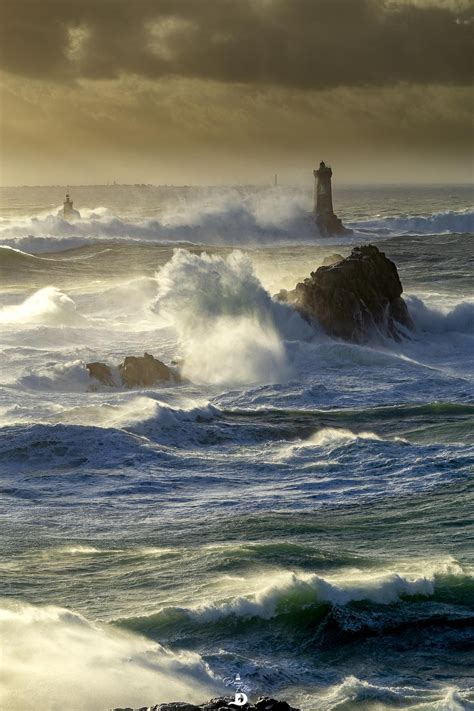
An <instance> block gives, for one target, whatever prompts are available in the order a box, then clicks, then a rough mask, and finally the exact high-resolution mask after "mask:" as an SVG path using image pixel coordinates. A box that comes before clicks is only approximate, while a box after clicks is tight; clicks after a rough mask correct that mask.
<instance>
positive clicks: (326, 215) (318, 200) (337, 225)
mask: <svg viewBox="0 0 474 711" xmlns="http://www.w3.org/2000/svg"><path fill="white" fill-rule="evenodd" d="M313 175H314V218H315V220H316V224H317V226H318V229H319V231H320V233H321V235H322V236H323V237H330V236H331V235H348V234H351V233H352V230H349V229H347V227H344V225H343V224H342V222H341V220H340V219H339V218H338V217H337V215H335V214H334V209H333V206H332V186H331V178H332V170H331V167H330V166H329V165H326V163H325V162H324V161H323V160H322V161H321V163H320V164H319V170H314V171H313Z"/></svg>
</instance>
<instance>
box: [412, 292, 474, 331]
mask: <svg viewBox="0 0 474 711" xmlns="http://www.w3.org/2000/svg"><path fill="white" fill-rule="evenodd" d="M405 299H406V302H407V305H408V309H409V311H410V314H411V316H412V318H413V320H414V322H415V325H416V327H417V328H418V329H419V330H420V331H425V332H428V333H433V334H441V333H449V332H458V333H467V334H471V335H473V334H474V302H473V301H462V302H460V303H458V304H456V305H455V306H454V307H453V308H451V309H449V308H443V307H438V308H436V307H433V306H428V305H427V304H426V303H425V302H424V301H423V300H422V299H420V298H419V297H417V296H414V295H411V296H406V297H405Z"/></svg>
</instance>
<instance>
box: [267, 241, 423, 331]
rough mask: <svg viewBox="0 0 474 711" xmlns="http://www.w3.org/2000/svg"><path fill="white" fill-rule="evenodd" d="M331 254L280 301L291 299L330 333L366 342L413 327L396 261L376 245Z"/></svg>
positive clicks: (304, 313)
mask: <svg viewBox="0 0 474 711" xmlns="http://www.w3.org/2000/svg"><path fill="white" fill-rule="evenodd" d="M339 257H340V255H332V256H331V261H332V264H329V265H327V266H321V267H319V269H317V270H316V271H315V272H311V274H310V276H309V277H308V278H307V279H305V280H304V281H303V282H301V283H299V284H297V285H296V287H295V289H294V290H293V291H285V290H282V291H281V292H280V293H279V294H278V298H279V299H280V300H281V301H286V302H288V303H290V304H292V305H293V306H294V307H295V308H296V309H297V310H298V311H299V312H300V313H301V315H302V316H303V317H304V318H305V319H306V320H308V321H313V322H317V323H319V324H320V325H321V326H322V328H323V329H324V330H325V331H326V333H328V334H329V335H330V336H336V337H337V338H343V339H344V340H346V341H352V342H354V343H364V342H367V341H369V340H371V339H373V338H374V336H376V335H377V334H378V335H382V336H384V337H387V336H388V337H390V338H393V339H394V340H396V341H399V340H400V339H401V338H402V336H404V335H406V333H407V330H410V329H412V328H413V322H412V320H411V317H410V314H409V312H408V308H407V305H406V303H405V301H404V300H403V299H402V297H401V294H402V292H403V287H402V284H401V282H400V278H399V276H398V271H397V267H396V266H395V264H394V263H393V262H392V261H390V259H388V258H387V257H386V256H385V254H384V253H383V252H381V251H380V250H379V249H378V248H377V247H375V246H373V245H365V246H362V247H355V248H354V249H353V250H352V253H351V254H350V255H349V257H346V258H345V259H342V258H341V259H339Z"/></svg>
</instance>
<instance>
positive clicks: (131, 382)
mask: <svg viewBox="0 0 474 711" xmlns="http://www.w3.org/2000/svg"><path fill="white" fill-rule="evenodd" d="M86 368H87V370H88V371H89V375H90V377H91V378H95V379H96V380H98V381H99V382H100V383H103V384H104V385H111V386H116V385H117V383H116V382H115V380H114V377H113V374H112V369H111V368H110V366H108V365H107V364H106V363H99V362H94V363H86ZM118 372H119V374H120V378H121V380H122V384H123V385H125V387H127V388H134V387H142V388H148V387H152V386H153V385H156V383H162V382H168V383H179V382H180V381H181V378H180V376H179V373H178V372H177V371H176V370H173V369H171V368H169V367H168V366H167V365H165V364H164V363H163V362H162V361H161V360H158V359H157V358H154V357H153V356H152V355H150V354H149V353H145V355H143V356H126V358H125V359H124V361H123V363H120V365H119V366H118ZM183 711H186V709H183Z"/></svg>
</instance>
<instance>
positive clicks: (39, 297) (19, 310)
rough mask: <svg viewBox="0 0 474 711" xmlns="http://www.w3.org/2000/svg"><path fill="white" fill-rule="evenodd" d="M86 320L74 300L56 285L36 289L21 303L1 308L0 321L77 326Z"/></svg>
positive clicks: (5, 322)
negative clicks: (78, 310)
mask: <svg viewBox="0 0 474 711" xmlns="http://www.w3.org/2000/svg"><path fill="white" fill-rule="evenodd" d="M85 322H86V319H85V318H84V317H83V316H81V315H80V314H79V313H78V312H77V310H76V304H75V303H74V301H73V300H72V299H71V298H70V297H69V296H68V295H67V294H64V293H63V292H62V291H60V290H59V289H57V288H56V287H55V286H46V287H44V288H43V289H39V290H38V291H35V293H34V294H32V295H31V296H29V297H28V298H27V299H25V300H24V301H23V302H22V303H21V304H17V305H14V306H5V307H4V308H2V309H0V323H4V324H7V323H12V324H22V323H35V324H36V323H37V324H42V325H47V326H62V325H65V326H73V325H74V326H77V325H80V324H83V323H85Z"/></svg>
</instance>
